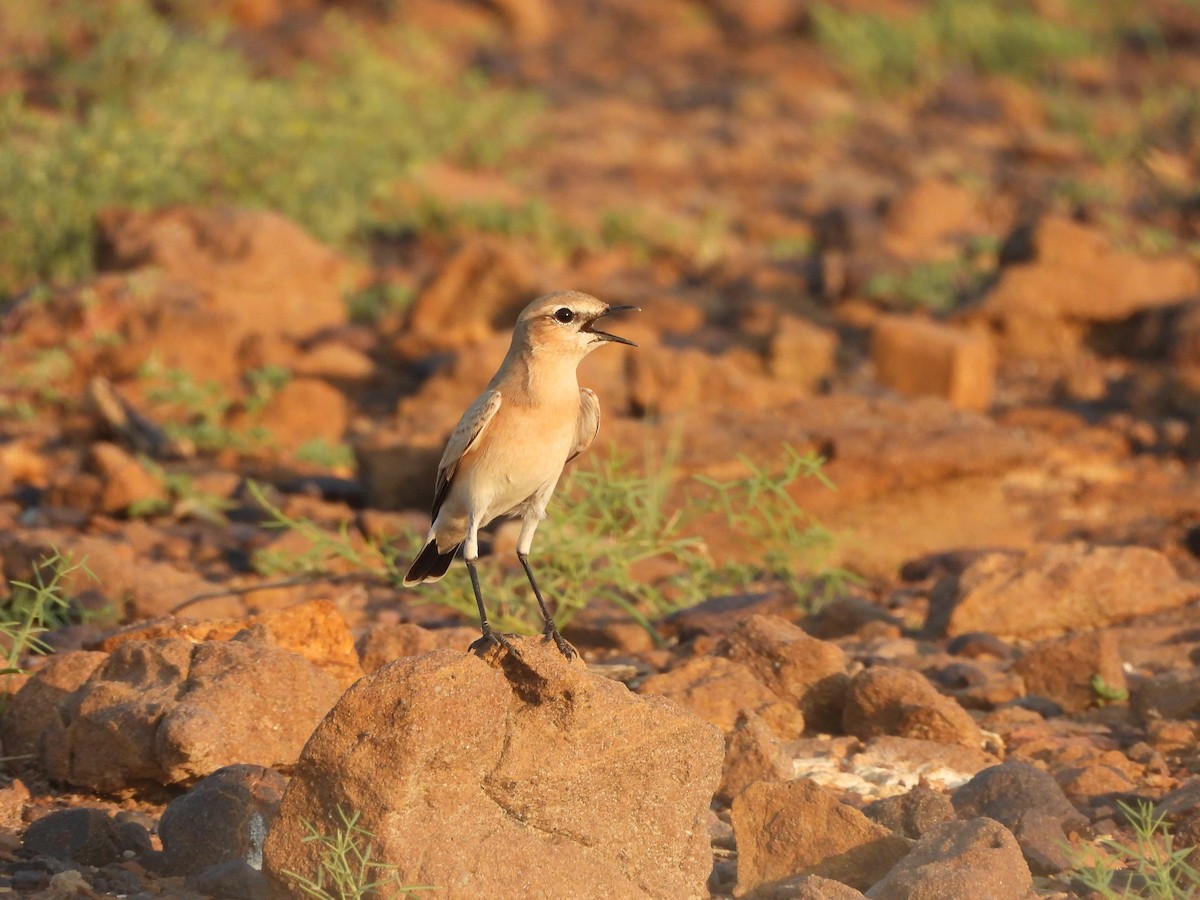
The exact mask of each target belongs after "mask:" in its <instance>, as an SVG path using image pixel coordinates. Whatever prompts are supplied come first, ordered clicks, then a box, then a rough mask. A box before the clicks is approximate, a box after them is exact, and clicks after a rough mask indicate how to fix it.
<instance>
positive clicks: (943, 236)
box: [883, 178, 987, 260]
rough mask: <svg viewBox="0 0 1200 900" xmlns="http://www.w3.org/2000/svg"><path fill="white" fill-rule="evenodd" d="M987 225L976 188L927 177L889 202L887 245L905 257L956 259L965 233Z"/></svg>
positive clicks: (885, 246)
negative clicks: (975, 191)
mask: <svg viewBox="0 0 1200 900" xmlns="http://www.w3.org/2000/svg"><path fill="white" fill-rule="evenodd" d="M986 229H987V224H986V220H985V218H984V215H983V211H982V210H981V209H980V203H979V199H978V197H977V196H976V194H975V193H974V192H973V191H971V190H970V189H969V188H967V187H965V186H963V185H961V184H957V183H955V182H953V181H950V180H947V179H945V178H926V179H923V180H921V181H918V182H917V183H916V184H914V185H913V186H912V187H910V188H908V189H907V190H906V191H904V192H903V193H902V194H900V195H899V196H898V197H896V198H895V199H894V200H893V201H892V202H891V203H890V204H889V206H888V211H887V216H886V217H885V220H884V231H883V246H884V249H886V250H887V251H888V252H889V253H891V254H892V255H894V256H898V257H900V258H902V259H912V260H918V259H920V260H942V259H952V258H954V257H955V256H956V255H957V254H958V253H959V252H960V245H961V244H962V241H963V239H964V238H965V237H967V236H970V235H972V234H981V233H984V232H985V231H986Z"/></svg>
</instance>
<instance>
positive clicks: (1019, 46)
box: [0, 0, 1200, 306]
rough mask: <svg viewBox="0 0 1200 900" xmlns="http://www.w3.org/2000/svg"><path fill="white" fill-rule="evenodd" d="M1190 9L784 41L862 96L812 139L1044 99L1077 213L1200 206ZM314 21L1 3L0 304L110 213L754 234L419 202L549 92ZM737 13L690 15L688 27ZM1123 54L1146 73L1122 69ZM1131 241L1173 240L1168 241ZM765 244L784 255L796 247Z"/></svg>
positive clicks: (1191, 1) (859, 28) (703, 219)
mask: <svg viewBox="0 0 1200 900" xmlns="http://www.w3.org/2000/svg"><path fill="white" fill-rule="evenodd" d="M1195 5H1196V3H1195V0H1176V2H1175V3H1174V4H1172V3H1162V2H1155V3H1140V2H1136V0H1108V2H1104V3H1095V2H1087V0H1057V2H1049V0H1039V2H1034V0H930V2H927V3H923V4H915V3H914V4H899V7H900V8H902V13H901V14H893V13H891V12H883V11H880V10H882V9H884V8H885V7H886V6H887V4H871V3H865V4H858V3H839V4H833V3H816V4H811V5H808V6H806V7H805V13H804V15H803V17H802V18H801V19H800V22H801V24H800V27H798V28H797V29H796V30H795V32H794V34H793V35H792V36H791V37H790V38H789V39H791V40H794V41H797V42H805V43H808V44H810V45H811V47H812V49H813V51H814V52H815V53H816V54H817V56H818V57H819V58H820V59H821V60H822V64H823V65H825V66H827V67H828V68H829V69H830V70H831V71H833V72H835V73H837V75H838V77H840V78H842V79H844V80H845V82H846V83H847V84H848V85H849V86H850V87H851V88H852V89H853V90H854V91H856V92H857V94H858V95H859V97H860V98H863V102H864V103H865V104H866V105H865V106H864V107H863V108H862V109H859V110H855V111H851V112H850V113H848V116H849V118H848V119H847V120H845V121H842V120H840V119H839V118H838V117H837V116H831V117H830V119H829V120H828V121H827V122H825V123H824V124H822V125H821V126H820V128H813V133H814V135H815V136H816V137H819V136H820V134H819V132H820V131H821V129H827V130H828V132H829V134H830V135H833V136H834V137H835V138H836V135H837V134H838V133H839V132H844V131H845V130H846V129H852V128H854V127H855V126H856V125H861V124H864V123H863V121H862V117H863V116H864V115H870V114H872V113H871V110H872V109H876V110H884V109H886V108H887V106H888V105H891V106H895V107H901V108H907V109H912V108H914V107H915V106H916V105H918V104H920V103H922V102H924V101H925V100H927V99H928V98H929V97H930V96H931V95H933V94H934V93H935V92H937V91H938V90H941V89H944V88H945V87H946V86H947V85H952V84H953V83H955V82H956V81H958V80H961V79H964V78H966V79H990V78H1005V79H1008V80H1010V81H1012V82H1013V83H1014V84H1017V85H1025V86H1027V87H1028V88H1029V89H1031V90H1033V91H1035V92H1036V93H1037V95H1038V97H1039V100H1040V102H1042V103H1043V104H1044V105H1045V108H1046V110H1047V112H1048V120H1049V126H1050V128H1051V130H1052V131H1053V132H1055V133H1058V134H1061V135H1064V136H1067V137H1068V138H1069V139H1071V140H1072V141H1075V142H1077V144H1078V145H1080V146H1081V147H1082V148H1083V150H1084V152H1085V154H1086V156H1087V158H1088V164H1089V166H1090V167H1092V168H1091V169H1089V171H1088V172H1087V173H1081V174H1080V175H1079V177H1078V178H1076V179H1065V180H1063V181H1062V183H1061V184H1060V185H1058V186H1057V187H1056V188H1055V191H1056V192H1061V194H1062V197H1063V199H1064V202H1068V203H1071V202H1080V201H1086V202H1092V203H1101V204H1106V203H1113V202H1119V201H1121V200H1122V199H1123V197H1122V192H1123V190H1124V188H1125V186H1126V185H1127V184H1128V183H1130V182H1131V181H1136V182H1141V183H1144V182H1147V181H1149V182H1151V183H1152V190H1151V191H1150V193H1149V195H1148V196H1149V200H1150V202H1151V204H1153V202H1155V201H1156V200H1162V199H1166V200H1167V201H1177V200H1179V199H1180V198H1181V197H1182V198H1184V199H1186V198H1187V197H1190V196H1194V186H1193V185H1192V184H1191V183H1190V180H1189V179H1188V178H1187V177H1186V176H1181V175H1180V171H1179V167H1178V166H1177V165H1175V164H1174V161H1175V157H1176V156H1180V155H1181V156H1182V157H1184V158H1185V159H1194V158H1195V156H1196V150H1197V142H1196V134H1197V122H1198V121H1200V92H1198V91H1197V90H1196V86H1195V84H1194V83H1191V82H1188V81H1187V80H1183V81H1181V80H1180V79H1179V78H1178V65H1177V63H1178V62H1179V60H1180V58H1181V56H1182V55H1183V54H1186V53H1187V52H1188V49H1189V48H1188V47H1186V46H1177V45H1175V44H1173V42H1172V40H1171V39H1170V37H1169V33H1168V32H1169V29H1168V28H1166V27H1165V25H1164V23H1165V22H1167V21H1168V20H1169V18H1170V11H1171V8H1172V6H1181V7H1189V6H1190V7H1194V6H1195ZM320 8H321V9H322V15H323V16H324V17H325V20H324V23H323V29H322V39H321V41H320V42H319V43H318V44H316V45H310V46H306V47H304V48H302V51H301V52H293V53H291V54H290V55H288V56H286V58H283V59H282V60H280V59H266V58H264V56H263V54H261V53H256V52H252V51H251V50H249V49H248V46H249V45H248V44H247V43H246V42H245V41H242V40H239V34H238V30H237V29H236V28H235V27H234V26H233V24H232V23H231V22H226V21H224V20H223V19H222V17H221V15H219V14H216V13H214V12H212V11H211V10H210V9H208V8H207V4H200V3H195V2H188V0H173V2H168V0H158V2H153V0H108V2H94V0H51V2H40V0H39V2H33V0H9V2H6V3H4V4H3V5H0V34H2V35H3V44H4V47H3V50H4V52H3V53H2V54H0V198H3V200H2V204H0V296H2V295H11V294H13V293H16V292H19V291H22V290H24V289H27V288H29V287H30V286H31V285H34V284H36V283H39V282H46V281H52V282H53V281H70V280H75V279H79V278H82V277H85V276H87V275H88V274H89V272H90V270H91V267H92V265H93V258H92V257H93V224H94V222H95V217H96V214H97V211H98V210H100V209H102V208H104V207H107V206H133V207H143V208H153V207H159V206H163V205H167V204H172V203H194V202H201V203H212V202H230V203H234V204H239V205H247V206H262V207H269V208H272V209H276V210H279V211H281V212H283V213H284V214H286V215H288V216H290V217H292V218H293V219H295V220H296V221H298V222H299V223H301V224H302V225H303V226H304V227H305V228H307V229H309V230H310V231H311V232H312V233H314V234H315V235H316V236H317V237H319V238H320V239H322V240H325V241H327V242H330V243H333V244H335V245H337V246H338V247H340V248H341V249H343V250H347V251H349V252H352V253H353V252H355V251H356V250H361V248H362V247H363V246H364V245H365V242H366V240H367V239H368V237H369V236H370V235H371V234H373V233H378V232H384V233H396V232H399V231H403V230H404V229H434V230H439V229H441V230H445V229H450V228H465V229H468V230H475V231H490V232H498V233H502V234H507V235H521V236H526V237H531V238H533V239H535V240H537V241H539V242H541V243H543V244H546V245H552V246H554V247H555V248H557V249H560V250H562V249H567V250H570V249H572V248H575V247H579V246H604V245H610V244H621V245H624V246H627V247H632V248H633V249H634V250H635V251H637V252H639V253H642V254H643V255H645V254H647V253H649V252H653V251H656V250H662V249H666V250H669V251H671V252H676V253H680V254H682V255H685V256H689V257H692V258H695V259H697V260H699V261H701V262H704V261H711V260H712V259H714V258H717V257H719V256H720V255H721V253H722V252H725V250H726V249H727V247H728V245H729V243H730V241H731V240H735V239H737V238H738V237H739V236H740V237H741V238H745V234H744V232H745V231H746V229H745V227H744V224H743V223H740V222H738V221H737V217H736V216H729V215H727V214H726V213H725V212H724V210H723V207H722V205H721V204H714V205H713V206H712V208H711V209H710V211H709V212H708V213H706V214H705V215H704V216H692V217H688V216H680V217H676V218H674V219H671V218H664V217H662V216H658V217H657V218H656V217H655V216H654V215H653V214H652V213H651V212H650V211H649V210H648V209H647V208H646V207H645V205H644V204H642V205H640V204H639V202H638V200H637V198H636V197H635V198H616V199H614V201H613V203H612V205H611V207H609V208H606V209H604V210H602V211H601V214H600V215H599V216H598V217H597V218H596V221H595V222H593V223H590V224H588V223H583V224H581V223H580V222H579V221H578V220H574V219H573V220H570V221H568V220H567V219H566V218H564V217H563V216H561V215H560V214H559V212H558V211H557V210H556V209H555V208H554V207H553V205H552V204H549V203H547V201H546V200H545V198H544V197H543V196H542V195H541V194H540V193H538V192H531V196H530V199H529V200H527V201H526V202H525V203H523V204H517V205H515V206H514V205H511V204H510V205H505V204H487V203H484V204H464V205H461V206H456V207H451V208H447V207H446V206H445V205H444V204H439V203H438V202H436V201H433V200H431V199H430V198H428V197H425V196H422V194H421V192H420V191H419V189H417V188H416V187H415V180H414V179H415V176H416V174H417V173H418V172H419V171H420V169H421V167H422V166H423V165H425V164H428V163H431V162H435V161H436V162H448V163H451V164H454V165H460V166H466V167H483V168H489V169H499V170H504V169H505V167H506V166H507V165H508V164H509V162H510V160H511V159H512V156H513V153H514V151H517V150H520V149H521V148H523V147H528V146H529V143H530V140H531V138H532V136H533V135H535V134H536V133H537V132H538V128H539V121H540V118H541V116H542V115H543V113H544V111H545V109H546V105H547V99H546V96H545V91H544V90H543V89H542V87H543V86H538V87H536V88H531V87H525V86H523V85H522V84H521V82H520V80H519V79H508V82H507V83H499V82H497V81H496V80H494V79H490V78H489V77H486V76H485V75H484V74H482V72H481V71H480V70H479V67H478V66H473V65H470V64H467V65H464V64H463V61H462V59H459V58H455V57H454V56H452V55H451V54H448V53H447V52H445V48H444V46H443V43H444V42H442V41H441V40H440V38H439V39H433V38H431V37H430V36H429V35H428V34H421V33H418V32H416V31H414V30H412V29H410V28H407V27H405V26H404V25H403V24H399V23H403V22H404V21H405V16H404V14H403V13H404V5H403V4H400V3H394V4H373V5H371V6H370V13H371V14H370V15H363V14H362V10H363V9H364V8H365V7H362V8H360V7H358V6H356V7H354V9H353V10H349V9H347V10H341V9H340V8H339V7H338V6H337V5H328V6H324V7H320ZM720 9H721V4H720V3H717V2H716V0H713V2H712V3H697V4H696V5H695V7H694V10H693V15H694V16H699V17H706V16H710V15H712V16H717V17H719V15H720ZM351 12H353V14H351ZM686 27H687V23H686V22H683V21H681V23H680V28H686ZM570 39H571V38H570V36H569V35H563V36H560V37H556V38H555V40H570ZM1130 54H1132V55H1133V56H1134V57H1135V58H1136V61H1137V64H1136V65H1135V66H1133V67H1131V68H1130V69H1129V70H1128V71H1124V70H1123V68H1122V66H1121V65H1120V61H1121V60H1124V59H1127V58H1129V57H1130ZM872 103H874V104H876V105H875V106H874V107H872V106H871V104H872ZM526 161H528V160H526ZM963 177H964V178H967V177H969V173H965V172H964V173H963ZM976 177H977V176H976ZM987 187H988V186H987V185H983V186H982V188H983V189H987ZM1138 199H1139V202H1142V201H1145V200H1146V199H1147V195H1146V194H1145V193H1143V194H1141V195H1139V198H1138ZM1143 238H1144V240H1143ZM1130 239H1131V240H1134V241H1135V242H1137V243H1141V244H1145V243H1147V242H1150V243H1154V244H1156V245H1158V246H1159V248H1160V249H1165V248H1164V247H1162V246H1161V245H1162V244H1163V243H1164V242H1165V243H1166V244H1167V245H1168V246H1170V245H1174V244H1175V243H1176V236H1174V235H1173V234H1172V231H1171V229H1169V228H1168V229H1163V228H1162V227H1159V228H1157V229H1154V230H1152V232H1151V230H1147V231H1146V232H1145V234H1144V235H1142V234H1140V233H1138V234H1134V235H1132V237H1130ZM764 240H765V242H766V244H767V249H768V250H772V251H773V250H778V249H779V248H782V247H784V245H785V244H787V242H788V241H789V240H794V239H790V238H789V237H788V236H787V235H783V236H780V235H773V236H772V235H767V236H766V237H765V238H764ZM780 252H783V251H780ZM968 269H969V267H968ZM970 282H971V273H970V271H967V270H956V269H952V268H951V269H947V268H946V267H943V268H942V269H941V270H939V271H924V270H922V271H919V272H916V273H913V275H912V278H907V276H905V275H904V273H899V274H898V275H897V279H896V280H894V281H893V282H888V283H886V284H883V283H880V284H877V285H876V286H875V294H878V295H889V296H891V295H895V297H896V298H898V302H899V303H900V304H901V305H912V304H913V303H922V302H926V301H928V302H929V304H930V305H934V306H945V305H946V304H947V297H948V296H949V297H951V299H952V297H953V295H954V293H955V292H956V291H958V292H961V290H962V287H963V285H964V284H970ZM914 296H915V300H914V299H913V298H914Z"/></svg>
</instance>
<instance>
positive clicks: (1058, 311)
mask: <svg viewBox="0 0 1200 900" xmlns="http://www.w3.org/2000/svg"><path fill="white" fill-rule="evenodd" d="M1018 244H1024V246H1017V245H1018ZM1010 252H1011V253H1012V255H1015V256H1018V257H1023V259H1021V261H1019V262H1018V263H1017V264H1015V265H1009V266H1005V267H1004V268H1003V269H1001V272H1000V279H999V281H998V282H997V283H996V286H995V287H994V288H993V289H992V291H991V292H990V293H989V294H988V297H987V300H986V302H985V305H984V309H985V312H987V313H989V314H991V315H993V316H995V317H997V318H999V319H1000V320H1001V321H1004V320H1006V319H1009V318H1014V317H1026V318H1030V317H1032V318H1035V319H1039V318H1055V317H1057V318H1064V319H1077V320H1082V321H1088V322H1111V321H1115V320H1118V319H1124V318H1127V317H1129V316H1131V315H1133V314H1134V313H1136V312H1139V311H1140V310H1143V309H1148V308H1152V307H1156V306H1166V305H1169V304H1172V303H1175V302H1177V301H1179V300H1181V299H1184V298H1186V297H1190V296H1192V295H1193V294H1195V293H1196V292H1197V291H1198V290H1200V277H1198V276H1197V272H1196V268H1195V266H1194V265H1192V263H1191V262H1189V261H1188V260H1187V259H1184V258H1181V257H1165V258H1149V257H1145V256H1142V255H1140V254H1137V253H1132V252H1128V251H1121V250H1114V249H1113V248H1112V247H1111V246H1110V245H1109V243H1108V239H1107V238H1106V237H1105V236H1104V234H1103V233H1102V232H1101V231H1099V230H1097V229H1095V228H1092V227H1090V226H1087V225H1083V224H1081V223H1079V222H1075V221H1072V220H1071V219H1066V218H1061V217H1057V216H1047V217H1046V218H1044V219H1042V220H1041V221H1040V222H1038V224H1037V225H1036V226H1035V227H1034V228H1033V229H1032V231H1031V232H1030V233H1029V234H1028V236H1027V240H1025V241H1017V240H1014V241H1010Z"/></svg>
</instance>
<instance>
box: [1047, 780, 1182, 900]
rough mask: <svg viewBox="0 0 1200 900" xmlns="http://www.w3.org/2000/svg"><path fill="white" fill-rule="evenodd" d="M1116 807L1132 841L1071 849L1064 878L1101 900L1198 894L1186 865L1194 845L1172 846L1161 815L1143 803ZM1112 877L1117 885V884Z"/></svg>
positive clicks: (1165, 899)
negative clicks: (1130, 831)
mask: <svg viewBox="0 0 1200 900" xmlns="http://www.w3.org/2000/svg"><path fill="white" fill-rule="evenodd" d="M1117 806H1119V807H1120V809H1121V811H1122V812H1123V813H1124V815H1125V818H1126V820H1127V821H1128V822H1129V825H1130V827H1131V828H1132V829H1133V842H1132V843H1125V842H1122V841H1118V840H1116V839H1115V838H1102V839H1101V840H1100V841H1098V842H1097V845H1093V846H1091V847H1087V848H1084V849H1081V850H1076V851H1073V855H1074V856H1075V861H1074V866H1073V868H1072V869H1071V870H1070V871H1068V872H1067V873H1066V877H1067V878H1068V879H1069V880H1072V881H1077V882H1079V883H1081V884H1083V885H1084V886H1085V887H1086V888H1088V890H1091V891H1094V892H1095V893H1097V894H1099V895H1100V897H1102V898H1103V900H1118V898H1121V900H1124V898H1137V900H1192V898H1194V897H1197V896H1200V870H1198V869H1197V868H1196V866H1195V865H1194V864H1193V863H1192V862H1191V861H1190V859H1189V857H1190V856H1191V855H1192V851H1193V850H1195V848H1194V847H1180V848H1176V847H1175V846H1174V838H1173V836H1172V834H1171V829H1170V828H1169V827H1168V825H1167V823H1166V819H1165V817H1164V816H1162V815H1160V814H1158V813H1156V812H1155V810H1154V805H1153V804H1152V803H1149V802H1139V803H1138V804H1137V806H1136V807H1135V806H1132V805H1130V804H1127V803H1125V802H1123V801H1121V800H1118V801H1117ZM1118 878H1119V879H1120V881H1121V882H1122V883H1121V884H1120V885H1119V886H1118V885H1117V881H1118Z"/></svg>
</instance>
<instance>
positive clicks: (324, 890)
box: [283, 806, 433, 900]
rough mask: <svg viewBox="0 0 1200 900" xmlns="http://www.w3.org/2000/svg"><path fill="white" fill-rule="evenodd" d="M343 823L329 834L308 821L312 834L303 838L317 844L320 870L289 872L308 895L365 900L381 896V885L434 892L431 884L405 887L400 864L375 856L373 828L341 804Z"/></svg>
mask: <svg viewBox="0 0 1200 900" xmlns="http://www.w3.org/2000/svg"><path fill="white" fill-rule="evenodd" d="M337 816H338V819H339V820H340V821H341V824H340V825H338V826H336V827H335V829H334V831H333V834H332V835H329V834H325V833H323V832H322V831H321V830H320V829H318V828H317V826H316V825H315V824H314V823H312V822H309V821H308V820H304V828H305V830H306V831H307V832H308V834H307V835H306V836H305V837H304V839H303V841H304V843H306V844H313V843H315V844H317V846H318V851H317V871H316V875H315V877H313V878H308V877H306V876H303V875H300V874H297V873H296V872H289V871H285V872H284V873H283V874H284V875H285V876H287V877H288V878H291V879H292V880H293V881H294V882H295V883H296V886H297V887H298V888H299V889H300V890H301V891H302V892H303V894H304V896H306V897H313V898H315V900H365V898H368V897H375V896H378V893H379V891H380V889H381V888H388V889H389V890H390V891H392V892H399V893H401V894H403V895H405V896H410V897H411V896H414V895H416V894H417V893H418V892H419V891H431V890H433V888H431V887H412V886H405V885H403V884H402V883H401V882H400V878H399V876H398V875H396V872H395V870H396V869H397V868H398V866H397V865H396V864H394V863H386V862H382V861H380V860H377V859H375V857H374V845H373V844H372V841H373V840H374V839H375V835H373V834H372V833H371V832H370V831H368V830H367V829H366V828H364V827H363V826H362V825H360V824H359V818H360V816H361V814H360V813H359V812H358V811H355V812H354V813H353V814H347V813H346V811H345V810H344V809H342V807H341V806H338V807H337Z"/></svg>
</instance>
